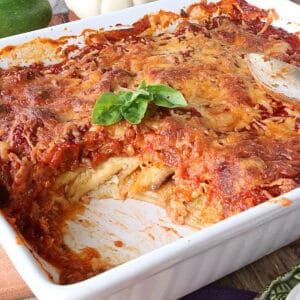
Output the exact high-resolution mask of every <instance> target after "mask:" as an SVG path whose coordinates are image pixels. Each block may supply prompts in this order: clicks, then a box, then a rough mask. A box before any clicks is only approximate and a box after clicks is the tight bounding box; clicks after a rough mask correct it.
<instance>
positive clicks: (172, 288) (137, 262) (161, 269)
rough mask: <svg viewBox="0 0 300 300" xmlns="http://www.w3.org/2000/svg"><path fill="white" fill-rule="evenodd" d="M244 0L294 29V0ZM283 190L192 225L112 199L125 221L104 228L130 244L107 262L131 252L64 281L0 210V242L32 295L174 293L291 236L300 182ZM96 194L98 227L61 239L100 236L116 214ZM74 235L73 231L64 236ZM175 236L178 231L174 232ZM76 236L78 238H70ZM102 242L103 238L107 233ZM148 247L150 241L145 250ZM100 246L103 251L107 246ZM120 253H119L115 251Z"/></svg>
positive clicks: (187, 0)
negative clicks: (279, 195) (278, 196)
mask: <svg viewBox="0 0 300 300" xmlns="http://www.w3.org/2000/svg"><path fill="white" fill-rule="evenodd" d="M193 2H195V1H194V0H182V1H176V2H175V1H174V2H172V4H171V2H170V1H169V0H163V1H157V2H152V3H149V4H147V5H143V6H139V7H134V8H129V9H126V10H123V11H119V12H114V13H112V14H109V15H102V16H99V17H92V18H89V19H85V20H81V21H77V22H74V23H69V24H64V25H60V26H57V27H54V28H50V29H43V30H39V31H35V32H32V33H26V34H23V35H19V36H14V37H9V38H6V39H1V40H0V48H2V47H4V46H7V45H19V44H22V43H24V42H27V41H29V40H31V39H33V38H35V37H50V38H58V37H59V36H62V35H66V34H67V35H74V34H75V35H76V34H80V33H81V32H82V30H83V29H85V28H99V27H108V26H109V25H114V24H117V23H123V24H131V23H133V22H134V21H136V20H137V19H139V18H140V17H142V16H143V15H144V14H145V13H149V12H156V11H158V10H159V9H161V8H163V9H166V10H172V11H176V12H177V11H179V10H180V8H182V7H184V6H188V5H189V4H191V3H193ZM249 2H250V3H253V4H255V5H258V6H260V7H264V8H268V7H270V6H272V7H273V8H275V9H276V11H277V12H278V13H279V14H280V16H281V19H280V20H278V21H277V24H278V25H280V26H281V27H284V28H287V29H288V30H289V31H297V30H298V31H299V30H300V25H299V24H300V20H299V17H298V16H300V8H299V7H298V6H297V5H296V4H293V3H291V2H288V1H282V0H278V1H275V0H274V1H272V2H271V4H270V1H258V0H251V1H249ZM297 18H298V19H297ZM72 42H74V40H72ZM21 54H22V53H21ZM19 58H20V59H19V60H18V58H16V60H12V61H9V58H7V57H5V58H4V59H1V57H0V64H1V65H2V66H4V67H5V66H6V65H7V63H10V64H11V63H18V62H19V61H21V60H22V55H20V57H19ZM27 62H31V61H30V60H29V61H27ZM284 197H286V198H288V199H289V200H290V201H291V204H290V205H289V206H282V205H281V204H280V201H279V200H278V201H274V200H273V201H270V202H266V203H264V204H261V205H259V206H257V207H255V208H252V209H249V210H248V211H245V212H243V213H240V214H239V215H236V216H234V217H231V218H229V219H227V220H224V221H222V222H219V223H218V224H215V225H213V226H210V227H208V228H204V229H202V230H201V231H199V232H193V230H192V229H190V228H186V227H183V226H176V225H174V224H172V223H171V222H170V220H168V217H167V216H166V215H165V213H164V211H163V210H162V209H160V208H158V207H155V206H153V205H151V204H148V203H143V202H137V201H134V200H128V201H126V202H125V203H123V202H118V211H119V212H120V211H121V212H122V213H124V215H125V216H126V214H127V217H124V218H123V219H122V222H123V221H124V222H126V224H127V225H126V228H125V229H124V230H123V231H122V230H121V229H120V227H118V226H117V225H116V224H115V225H116V226H113V228H115V231H114V232H112V231H113V230H114V229H113V228H110V233H113V234H114V240H118V239H119V238H120V237H121V238H122V240H123V241H124V240H125V241H126V243H127V244H129V243H135V245H134V247H135V250H134V251H127V250H128V248H126V247H124V248H123V247H121V249H120V251H119V252H118V253H117V254H114V253H112V254H111V255H112V257H114V258H116V260H115V261H114V262H113V264H118V263H120V262H122V260H127V259H128V258H132V257H136V256H138V257H137V258H134V259H131V260H129V261H128V262H126V263H123V264H121V265H119V266H117V267H114V268H112V269H110V270H109V271H106V272H104V273H102V274H99V275H97V276H95V277H93V278H90V279H88V280H85V281H82V282H80V283H76V284H72V285H66V286H61V285H58V284H56V283H53V282H52V281H50V280H49V278H48V276H47V275H46V273H45V272H44V271H43V269H42V268H41V267H40V265H43V268H45V269H47V270H48V272H50V273H51V274H52V276H53V278H54V281H55V279H56V277H57V276H56V273H55V269H53V268H52V267H51V266H49V265H47V264H46V263H45V262H43V261H42V260H40V259H39V258H37V257H36V258H34V257H33V255H32V253H31V252H30V251H29V250H28V249H27V248H26V247H25V245H22V244H21V245H20V243H19V239H18V238H16V233H15V232H14V230H13V229H12V228H11V227H10V225H9V224H8V223H7V222H6V220H5V219H4V217H3V216H2V215H1V214H0V230H1V235H0V242H1V244H2V245H3V247H4V249H5V250H6V252H7V254H8V255H9V257H10V258H11V260H12V262H13V263H14V265H15V266H16V268H17V270H18V271H19V273H20V274H21V276H22V277H23V278H24V280H25V281H26V283H27V284H28V285H29V286H30V288H31V289H32V291H33V292H34V294H35V295H36V296H37V297H38V298H40V299H106V298H107V299H155V300H156V299H176V298H179V297H181V296H183V295H186V294H188V293H190V292H192V291H193V290H196V289H198V288H200V287H202V286H204V285H206V284H208V283H210V282H212V281H214V280H216V279H218V278H220V277H222V276H224V275H226V274H228V273H230V272H233V271H235V270H237V269H239V268H241V267H242V266H244V265H246V264H248V263H250V262H252V261H254V260H256V259H258V258H260V257H262V256H264V255H266V254H268V253H270V252H272V251H274V250H276V249H278V248H280V247H282V246H284V245H286V244H288V243H289V242H292V241H293V240H295V239H297V238H299V237H300V218H299V214H300V188H297V189H295V190H293V191H291V192H290V193H288V194H286V195H285V196H284ZM104 202H105V201H104ZM104 202H101V205H104V206H105V207H104V208H105V211H106V212H107V213H106V217H108V219H103V218H101V216H100V215H98V217H97V216H91V215H88V214H87V215H86V217H90V218H92V219H93V220H94V221H97V220H99V219H100V220H103V223H101V224H100V223H97V224H98V227H97V228H96V229H95V228H94V229H93V230H92V231H93V232H92V233H89V234H90V235H91V236H92V238H91V239H85V240H84V241H83V237H84V236H86V235H85V234H81V231H80V230H79V231H76V230H77V229H78V228H80V227H78V226H77V227H76V226H75V229H74V228H73V227H72V224H70V232H71V233H70V234H69V237H68V243H69V244H72V243H73V244H72V245H73V246H74V247H75V248H80V247H81V242H82V243H96V244H97V243H100V244H101V240H99V236H100V235H98V238H97V235H96V234H95V232H96V233H97V229H98V230H102V231H103V230H104V231H105V230H106V229H105V222H111V221H113V219H114V218H115V220H117V219H118V216H117V215H116V211H117V210H116V209H115V208H114V207H115V204H116V202H115V201H107V202H106V203H104ZM99 203H100V202H98V203H97V202H93V201H92V204H91V205H95V206H97V205H100V204H99ZM128 207H131V211H128V209H127V208H128ZM104 208H103V207H101V209H99V207H98V209H97V208H96V209H95V211H96V212H97V211H103V209H104ZM145 211H147V213H145ZM143 212H144V215H143V216H144V217H143V218H141V219H140V220H139V223H138V224H139V225H140V226H143V228H144V229H142V230H140V231H139V230H136V232H135V234H137V232H138V231H139V234H140V235H139V236H136V235H130V234H129V233H132V231H133V230H134V228H140V227H138V226H136V225H137V224H136V223H134V224H133V225H134V226H132V227H130V226H131V224H132V222H136V219H130V216H132V215H134V214H135V215H136V216H137V215H141V214H143ZM87 213H88V212H87ZM97 218H98V219H97ZM105 220H106V221H105ZM119 220H120V218H119ZM75 223H76V222H75ZM149 226H150V233H151V236H154V239H152V240H153V241H154V242H152V243H150V242H149V240H151V238H150V239H149V231H147V230H145V228H149ZM72 228H73V229H74V230H73V229H72ZM76 228H77V229H76ZM162 228H167V230H165V231H164V230H162ZM72 230H73V231H72ZM95 230H96V231H95ZM172 232H173V233H174V234H173V233H172ZM93 234H94V235H93ZM74 236H76V239H73V238H72V237H74ZM147 236H148V239H147V243H146V246H145V247H144V245H145V243H144V240H143V239H145V238H147ZM181 236H184V237H183V238H180V239H178V238H179V237H181ZM76 240H79V241H80V243H77V244H76ZM106 242H107V245H108V246H109V239H107V240H106ZM110 242H111V241H110ZM148 242H149V243H148ZM166 243H167V244H166ZM104 244H105V243H104ZM164 244H166V245H164ZM163 245H164V246H163ZM154 248H157V249H156V250H152V249H154ZM106 250H107V251H108V250H109V247H108V248H107V249H106ZM150 250H152V251H150ZM126 251H127V252H126ZM108 252H109V251H108ZM143 253H146V254H143ZM120 254H121V255H123V258H122V257H121V258H120V256H119V255H120ZM140 254H143V255H140ZM139 255H140V256H139ZM36 259H37V260H38V261H39V262H38V263H37V260H36ZM118 259H119V260H118Z"/></svg>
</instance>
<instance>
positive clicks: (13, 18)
mask: <svg viewBox="0 0 300 300" xmlns="http://www.w3.org/2000/svg"><path fill="white" fill-rule="evenodd" d="M51 16H52V9H51V6H50V4H49V2H48V0H0V38H1V37H5V36H9V35H14V34H18V33H22V32H27V31H32V30H35V29H39V28H42V27H46V26H47V25H48V24H49V21H50V19H51Z"/></svg>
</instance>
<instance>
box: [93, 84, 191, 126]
mask: <svg viewBox="0 0 300 300" xmlns="http://www.w3.org/2000/svg"><path fill="white" fill-rule="evenodd" d="M152 101H153V102H152ZM150 102H151V105H152V106H153V105H154V104H156V105H157V106H163V107H169V108H174V107H180V106H186V105H187V102H186V100H185V99H184V97H183V95H182V94H181V93H180V92H178V91H176V90H174V89H173V88H171V87H169V86H167V85H163V84H152V85H149V86H147V85H146V81H145V80H143V81H142V82H141V83H140V85H139V86H138V89H137V90H136V91H120V92H119V93H118V95H115V94H114V93H111V92H106V93H103V94H102V95H101V97H100V98H99V99H98V100H97V101H96V104H95V107H94V110H93V114H92V122H93V123H94V124H101V125H112V124H115V123H117V122H119V121H120V120H121V119H122V117H123V118H124V119H126V120H127V121H128V122H130V123H132V124H138V123H140V122H141V121H142V119H143V118H144V116H145V113H146V111H147V108H148V103H150ZM152 103H153V104H152ZM151 105H150V106H151Z"/></svg>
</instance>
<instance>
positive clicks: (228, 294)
mask: <svg viewBox="0 0 300 300" xmlns="http://www.w3.org/2000/svg"><path fill="white" fill-rule="evenodd" d="M256 295H257V294H256V293H254V292H250V291H244V290H239V289H233V288H222V287H213V286H207V287H204V288H202V289H199V290H197V291H195V292H193V293H191V294H189V295H187V296H185V297H183V298H181V300H253V299H254V297H255V296H256Z"/></svg>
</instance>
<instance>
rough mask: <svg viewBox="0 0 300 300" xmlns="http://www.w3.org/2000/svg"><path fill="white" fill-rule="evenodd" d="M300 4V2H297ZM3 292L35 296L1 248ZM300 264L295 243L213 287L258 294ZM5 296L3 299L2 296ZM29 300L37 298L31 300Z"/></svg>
mask: <svg viewBox="0 0 300 300" xmlns="http://www.w3.org/2000/svg"><path fill="white" fill-rule="evenodd" d="M294 2H296V3H298V4H300V0H294ZM57 11H58V12H60V13H59V14H56V15H54V16H53V18H52V20H51V23H50V25H56V24H60V23H65V22H68V21H69V14H68V11H67V10H66V7H65V6H64V5H63V3H60V6H59V7H58V8H57V9H56V12H57ZM0 258H1V267H0V278H1V281H0V292H1V290H2V291H6V292H7V293H6V294H5V295H4V294H2V295H1V293H0V296H1V297H0V298H1V300H13V299H19V298H24V297H32V296H33V295H32V293H31V291H30V290H29V288H28V287H27V286H26V284H25V283H24V281H23V280H22V279H21V278H20V276H19V275H18V274H17V272H16V270H15V269H14V267H13V266H12V264H11V263H10V262H9V260H8V258H7V256H6V254H5V253H4V251H3V249H2V248H1V246H0ZM299 263H300V243H299V242H298V243H294V244H292V245H289V246H287V247H284V248H282V249H280V250H278V251H276V252H274V253H272V254H269V255H267V256H265V257H263V258H262V259H260V260H258V261H256V262H255V263H252V264H250V265H248V266H246V267H244V268H242V269H240V270H238V271H236V272H234V273H232V274H230V275H228V276H226V277H224V278H222V279H220V280H218V281H216V282H214V283H212V284H211V285H212V286H219V287H220V286H221V287H233V288H240V289H245V290H250V291H255V292H261V291H262V290H263V289H264V288H265V287H266V286H267V285H268V284H269V283H270V282H271V281H272V280H273V279H275V278H276V277H277V276H279V275H280V274H282V273H284V272H286V271H288V270H289V269H290V268H291V267H292V266H293V265H296V264H299ZM3 295H4V296H3ZM30 299H35V298H34V297H33V298H30Z"/></svg>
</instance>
